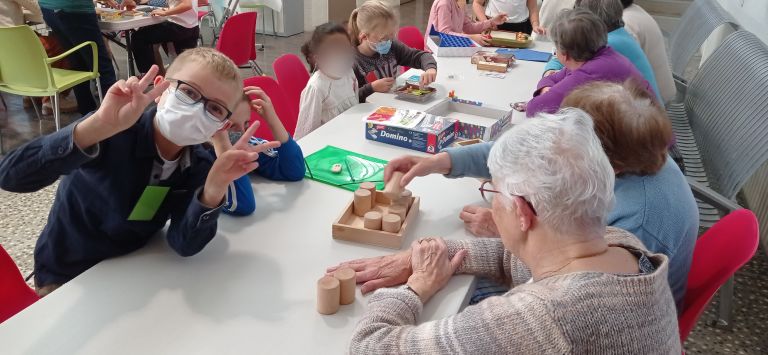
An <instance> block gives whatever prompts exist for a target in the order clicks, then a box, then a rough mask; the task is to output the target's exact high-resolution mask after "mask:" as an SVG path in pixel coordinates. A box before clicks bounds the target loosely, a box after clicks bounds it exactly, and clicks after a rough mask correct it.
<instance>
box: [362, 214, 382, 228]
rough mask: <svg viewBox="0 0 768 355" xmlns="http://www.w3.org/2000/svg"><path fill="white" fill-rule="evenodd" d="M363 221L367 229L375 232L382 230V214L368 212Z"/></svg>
mask: <svg viewBox="0 0 768 355" xmlns="http://www.w3.org/2000/svg"><path fill="white" fill-rule="evenodd" d="M363 219H364V220H363V227H365V229H371V230H375V231H380V230H381V212H377V211H368V213H366V214H365V216H363Z"/></svg>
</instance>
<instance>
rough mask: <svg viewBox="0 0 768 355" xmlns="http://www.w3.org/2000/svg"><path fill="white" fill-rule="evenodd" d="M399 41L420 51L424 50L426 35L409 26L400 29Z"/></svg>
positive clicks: (398, 33)
mask: <svg viewBox="0 0 768 355" xmlns="http://www.w3.org/2000/svg"><path fill="white" fill-rule="evenodd" d="M397 39H398V40H400V42H403V43H405V45H406V46H408V47H411V48H413V49H418V50H420V51H423V50H424V35H423V34H421V31H420V30H419V28H418V27H416V26H407V27H402V28H400V31H399V32H397Z"/></svg>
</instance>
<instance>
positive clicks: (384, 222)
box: [381, 213, 402, 233]
mask: <svg viewBox="0 0 768 355" xmlns="http://www.w3.org/2000/svg"><path fill="white" fill-rule="evenodd" d="M401 222H402V219H401V218H400V216H398V215H396V214H392V213H390V214H388V215H385V216H384V217H382V218H381V229H383V230H384V231H385V232H390V233H397V232H399V231H400V226H401Z"/></svg>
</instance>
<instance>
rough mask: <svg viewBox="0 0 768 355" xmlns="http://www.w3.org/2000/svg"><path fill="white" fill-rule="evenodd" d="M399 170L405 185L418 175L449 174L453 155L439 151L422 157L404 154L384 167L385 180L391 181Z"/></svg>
mask: <svg viewBox="0 0 768 355" xmlns="http://www.w3.org/2000/svg"><path fill="white" fill-rule="evenodd" d="M395 171H399V172H401V173H403V174H404V175H403V179H402V180H401V182H400V185H402V186H403V187H405V186H406V185H408V184H410V183H411V180H413V178H415V177H417V176H427V175H429V174H448V173H450V172H451V157H450V156H449V155H448V153H438V154H435V155H433V156H431V157H427V158H422V157H417V156H413V155H404V156H402V157H399V158H395V159H392V160H390V161H389V163H387V166H386V167H384V181H385V182H389V179H390V178H391V177H392V173H393V172H395Z"/></svg>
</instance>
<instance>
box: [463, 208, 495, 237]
mask: <svg viewBox="0 0 768 355" xmlns="http://www.w3.org/2000/svg"><path fill="white" fill-rule="evenodd" d="M459 218H461V220H462V221H464V228H466V229H467V230H468V231H469V232H470V233H472V235H474V236H476V237H488V238H498V237H499V230H498V228H496V223H495V222H494V221H493V213H492V212H491V209H490V208H485V207H480V206H473V205H467V206H464V209H463V210H462V211H461V213H460V214H459Z"/></svg>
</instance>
